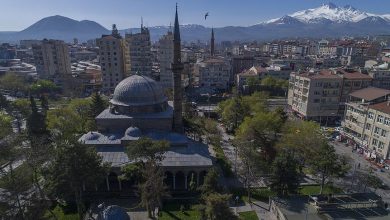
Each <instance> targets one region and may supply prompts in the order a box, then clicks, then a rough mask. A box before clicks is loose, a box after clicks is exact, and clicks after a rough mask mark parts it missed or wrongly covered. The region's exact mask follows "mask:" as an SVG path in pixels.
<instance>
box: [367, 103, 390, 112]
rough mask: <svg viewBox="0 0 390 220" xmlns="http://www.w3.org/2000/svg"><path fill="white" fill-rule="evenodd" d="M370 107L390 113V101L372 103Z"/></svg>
mask: <svg viewBox="0 0 390 220" xmlns="http://www.w3.org/2000/svg"><path fill="white" fill-rule="evenodd" d="M370 108H372V109H375V110H377V111H380V112H383V113H386V114H390V105H389V103H388V102H381V103H377V104H373V105H370Z"/></svg>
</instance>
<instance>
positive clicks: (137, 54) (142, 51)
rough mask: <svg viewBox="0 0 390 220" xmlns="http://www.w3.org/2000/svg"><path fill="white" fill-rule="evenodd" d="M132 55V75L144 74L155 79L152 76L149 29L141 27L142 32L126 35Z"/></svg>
mask: <svg viewBox="0 0 390 220" xmlns="http://www.w3.org/2000/svg"><path fill="white" fill-rule="evenodd" d="M125 38H126V42H127V44H128V50H129V55H130V75H135V74H143V75H145V76H148V77H152V78H155V77H154V76H153V74H152V52H151V43H150V33H149V29H148V28H146V27H143V25H141V32H140V33H136V34H126V36H125Z"/></svg>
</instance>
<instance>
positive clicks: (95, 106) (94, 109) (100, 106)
mask: <svg viewBox="0 0 390 220" xmlns="http://www.w3.org/2000/svg"><path fill="white" fill-rule="evenodd" d="M106 108H107V102H105V101H104V100H103V98H102V97H101V96H100V94H99V93H97V92H96V93H94V94H93V95H92V97H91V105H90V109H89V111H90V116H91V117H92V118H95V117H96V116H98V115H99V114H100V113H102V111H104V109H106Z"/></svg>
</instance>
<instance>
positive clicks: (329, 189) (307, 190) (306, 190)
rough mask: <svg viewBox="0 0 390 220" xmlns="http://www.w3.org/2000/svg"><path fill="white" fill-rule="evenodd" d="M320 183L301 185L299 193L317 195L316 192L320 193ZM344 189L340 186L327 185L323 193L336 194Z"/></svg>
mask: <svg viewBox="0 0 390 220" xmlns="http://www.w3.org/2000/svg"><path fill="white" fill-rule="evenodd" d="M320 188H321V187H320V185H307V186H301V187H300V189H299V194H302V195H315V194H320ZM342 192H343V190H341V189H340V188H337V187H335V186H333V185H325V186H324V190H323V192H322V194H329V193H332V194H335V193H342Z"/></svg>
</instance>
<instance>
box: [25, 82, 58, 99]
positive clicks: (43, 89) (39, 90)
mask: <svg viewBox="0 0 390 220" xmlns="http://www.w3.org/2000/svg"><path fill="white" fill-rule="evenodd" d="M30 90H31V92H32V93H33V94H37V95H42V94H46V93H53V92H57V91H59V87H58V86H57V85H56V84H55V83H54V82H52V81H50V80H44V79H40V80H38V81H37V82H35V83H33V84H32V85H31V87H30Z"/></svg>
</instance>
